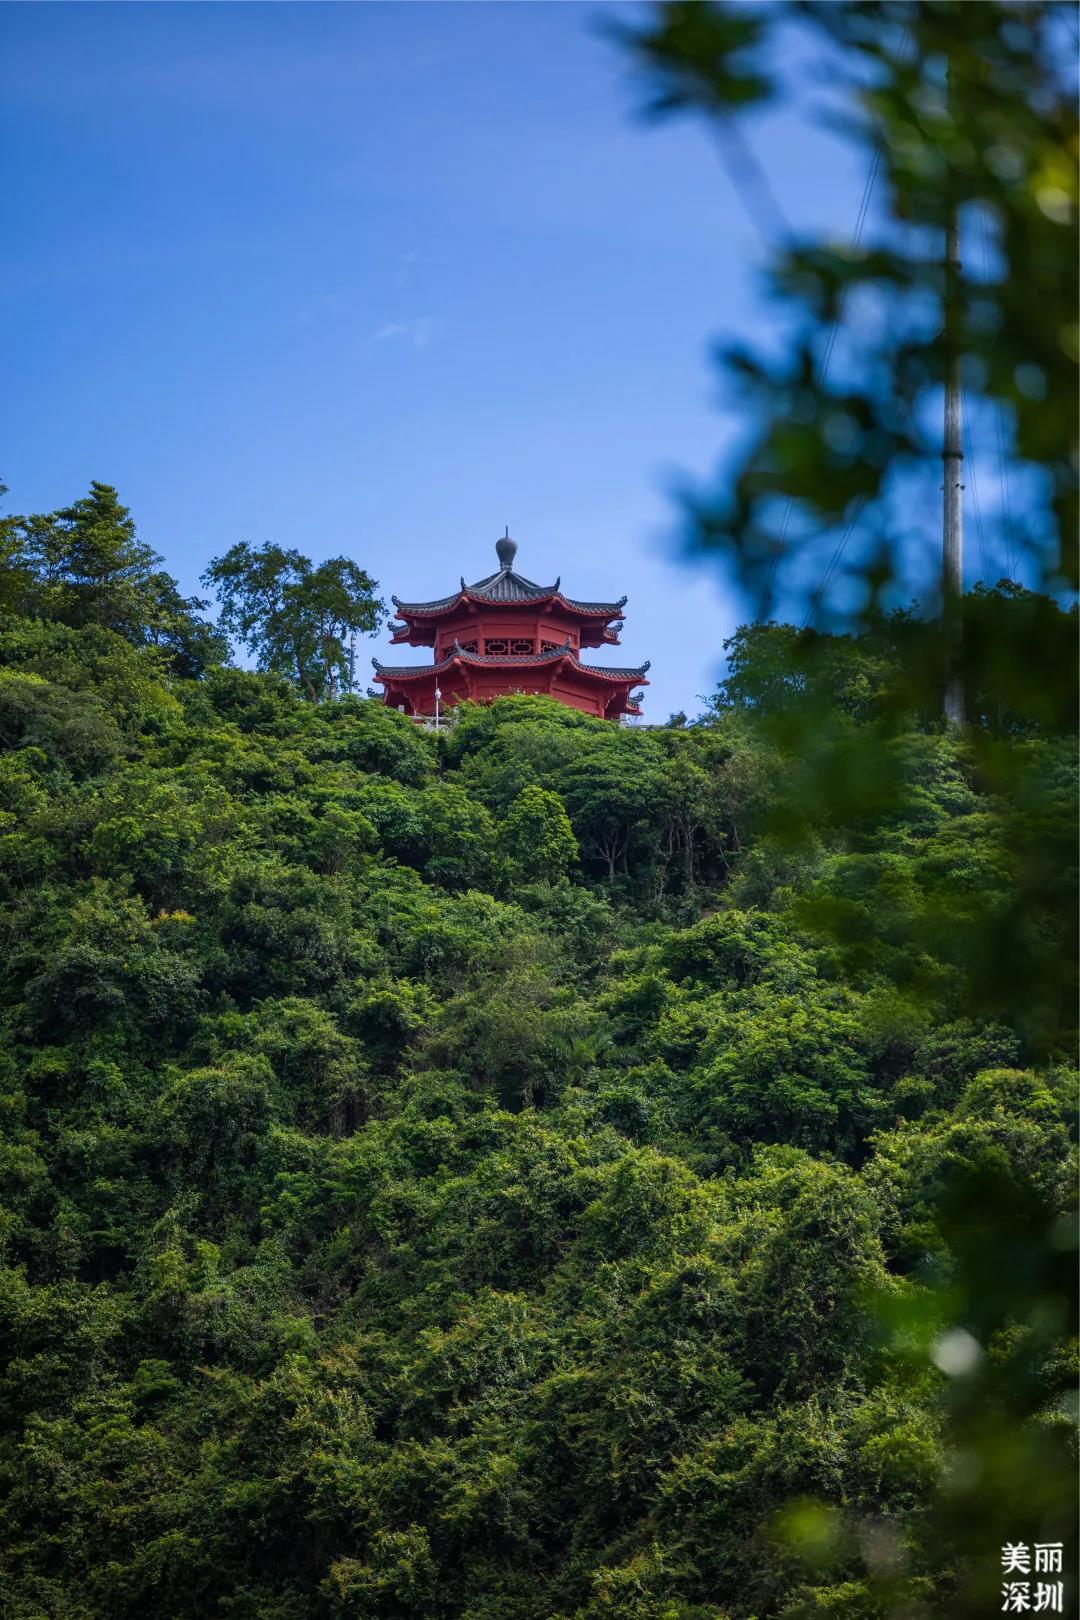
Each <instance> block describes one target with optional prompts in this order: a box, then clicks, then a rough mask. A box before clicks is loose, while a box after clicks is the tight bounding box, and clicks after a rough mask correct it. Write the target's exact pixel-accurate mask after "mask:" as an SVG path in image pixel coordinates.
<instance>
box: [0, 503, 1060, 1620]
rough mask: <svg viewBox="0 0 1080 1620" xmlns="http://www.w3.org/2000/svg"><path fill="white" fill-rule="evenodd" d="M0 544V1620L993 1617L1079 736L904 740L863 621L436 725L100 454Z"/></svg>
mask: <svg viewBox="0 0 1080 1620" xmlns="http://www.w3.org/2000/svg"><path fill="white" fill-rule="evenodd" d="M3 545H4V556H5V563H4V572H3V583H2V586H0V592H2V594H0V602H2V605H3V609H4V614H3V622H2V626H0V738H2V743H3V750H4V751H3V755H2V758H0V789H2V799H0V805H2V822H0V835H2V836H0V863H2V864H0V872H2V877H0V884H2V895H3V909H2V916H3V926H4V932H5V950H4V955H3V990H2V995H3V1004H2V1015H3V1020H4V1028H5V1041H4V1049H3V1066H4V1073H3V1086H2V1091H3V1097H2V1105H3V1122H4V1144H3V1191H2V1199H3V1233H4V1239H5V1245H6V1250H5V1252H6V1259H5V1269H4V1270H3V1273H2V1278H3V1280H2V1300H0V1316H2V1344H3V1352H2V1359H3V1372H2V1382H0V1394H2V1401H3V1423H2V1429H3V1440H2V1441H0V1475H2V1488H3V1497H4V1507H3V1509H2V1535H3V1576H2V1585H3V1597H2V1599H0V1608H2V1612H3V1613H4V1614H5V1615H10V1616H12V1617H16V1616H17V1617H21V1620H28V1617H40V1616H49V1617H57V1620H61V1617H63V1620H90V1617H94V1620H97V1617H104V1616H108V1617H110V1620H119V1617H140V1620H143V1617H151V1616H153V1617H155V1620H169V1617H176V1620H180V1617H205V1616H212V1615H221V1616H230V1617H244V1620H300V1617H306V1616H325V1617H334V1620H338V1617H340V1620H344V1617H351V1620H384V1617H385V1620H721V1617H727V1616H734V1617H736V1620H748V1617H750V1616H765V1615H783V1616H789V1617H793V1616H797V1615H798V1616H801V1615H811V1614H813V1615H833V1616H845V1617H848V1616H850V1617H853V1620H854V1617H863V1616H871V1615H879V1614H880V1615H900V1614H903V1615H905V1616H919V1615H922V1614H936V1613H942V1614H945V1613H948V1614H952V1615H955V1614H962V1613H966V1612H972V1613H976V1612H977V1613H980V1614H987V1613H991V1612H996V1611H997V1609H998V1608H999V1607H1000V1566H999V1559H998V1554H999V1548H1000V1544H1001V1542H1002V1541H1003V1540H1006V1539H1008V1540H1010V1541H1028V1542H1031V1541H1034V1540H1040V1541H1049V1540H1062V1539H1065V1540H1066V1541H1067V1540H1068V1538H1069V1536H1070V1535H1071V1511H1070V1505H1069V1498H1070V1491H1071V1472H1070V1464H1069V1460H1068V1444H1069V1436H1070V1434H1071V1421H1070V1418H1069V1415H1068V1408H1067V1395H1068V1392H1069V1391H1070V1389H1071V1387H1072V1383H1073V1378H1074V1370H1073V1362H1072V1359H1071V1355H1070V1353H1069V1344H1068V1335H1069V1332H1070V1331H1071V1321H1072V1309H1071V1305H1070V1303H1069V1289H1070V1284H1071V1278H1072V1273H1073V1269H1074V1261H1075V1253H1074V1252H1070V1249H1071V1245H1072V1242H1073V1230H1074V1229H1073V1224H1072V1220H1071V1217H1070V1216H1069V1214H1068V1200H1069V1198H1070V1195H1071V1191H1072V1187H1073V1184H1074V1172H1073V1168H1072V1158H1071V1149H1070V1144H1069V1139H1068V1127H1069V1125H1070V1123H1071V1121H1072V1118H1073V1111H1074V1096H1075V1091H1074V1087H1075V1076H1074V1075H1073V1074H1071V1073H1070V1071H1069V1069H1068V1068H1067V1067H1066V1066H1065V1065H1066V1060H1067V1058H1068V1057H1069V1055H1070V1054H1071V1052H1072V1049H1073V1047H1072V1036H1071V1034H1070V1024H1071V1022H1072V1021H1073V1011H1074V1005H1075V1001H1074V997H1075V991H1074V988H1073V983H1072V976H1071V972H1070V964H1071V962H1072V959H1073V956H1074V945H1073V935H1072V927H1073V922H1072V919H1073V903H1072V898H1071V895H1072V882H1073V879H1072V876H1071V874H1070V871H1069V867H1070V864H1071V862H1072V858H1073V842H1074V840H1073V822H1074V795H1075V765H1074V761H1075V739H1074V738H1073V737H1072V736H1070V735H1069V733H1070V731H1071V729H1072V724H1073V723H1072V721H1071V720H1070V719H1069V718H1068V717H1062V716H1061V715H1060V714H1058V713H1057V712H1056V711H1055V710H1054V709H1053V706H1052V705H1048V706H1047V707H1046V709H1045V711H1044V712H1042V713H1037V714H1034V715H1033V714H1032V713H1031V712H1028V711H1024V712H1019V711H1018V710H1017V709H1016V708H1015V707H1014V706H1010V705H1011V702H1012V700H1011V694H1010V691H1009V689H1008V683H1007V679H1006V678H1005V677H1004V676H1003V677H1002V684H1001V686H1000V688H996V689H994V690H988V691H986V692H983V693H979V694H976V695H973V697H972V700H971V706H972V708H973V710H974V711H975V714H974V729H975V730H976V731H977V732H979V733H980V735H981V738H982V746H981V747H980V748H979V749H977V750H974V751H973V749H972V745H971V742H970V739H969V738H966V737H950V736H946V735H943V734H942V731H941V728H940V726H939V724H938V722H937V720H936V718H934V717H933V716H930V715H924V714H920V713H919V711H918V709H917V708H913V707H905V706H904V704H903V701H902V694H903V690H904V684H903V667H904V658H905V656H906V653H905V647H906V645H907V643H906V641H905V636H906V634H907V633H908V631H909V630H910V629H911V626H910V624H909V623H908V621H906V620H905V619H904V618H903V617H900V618H897V619H896V620H894V621H889V623H887V624H886V625H884V626H883V627H882V629H881V631H880V633H879V634H877V635H875V636H869V635H868V636H867V637H865V638H864V639H863V640H861V641H854V640H846V639H840V638H830V637H827V636H817V637H815V636H813V635H811V634H805V635H799V634H797V633H796V632H794V631H792V630H788V629H785V628H783V627H766V628H763V629H757V630H748V631H744V632H741V633H740V635H739V636H738V637H737V638H736V640H735V642H734V644H733V645H732V646H731V647H730V649H729V653H730V665H729V677H728V679H727V681H726V682H725V684H724V685H722V686H721V687H720V688H719V689H718V692H717V694H716V696H715V699H714V700H713V702H712V703H711V704H710V705H709V706H708V707H707V710H706V712H705V714H704V715H703V716H702V717H701V719H700V720H699V721H698V722H697V723H694V724H690V725H686V724H675V725H673V726H671V727H669V728H667V729H658V730H652V731H647V730H634V729H629V728H625V729H620V728H616V727H614V726H611V725H609V724H606V723H604V722H600V721H593V720H591V719H588V718H586V717H584V716H582V715H580V714H577V713H574V712H572V711H570V710H567V709H563V708H560V707H559V706H557V705H555V704H552V703H549V702H547V701H546V700H542V699H526V698H511V699H505V700H503V701H500V702H498V703H496V704H495V705H493V706H492V707H491V708H488V709H472V710H469V709H465V710H463V711H462V712H461V714H460V717H459V718H458V721H457V724H456V725H455V726H453V727H452V728H451V729H449V730H448V731H447V732H446V733H445V734H443V735H442V736H441V737H439V738H435V737H433V736H432V735H431V734H429V733H425V732H422V731H420V730H418V729H417V728H415V727H414V726H413V725H412V723H411V722H409V721H408V720H406V719H405V718H403V717H402V716H400V715H398V714H396V713H394V712H392V711H389V710H387V709H385V708H384V707H382V706H381V704H380V703H378V702H376V701H372V700H369V699H364V698H358V697H354V696H346V697H343V698H338V699H334V698H332V697H329V698H326V699H325V700H324V701H313V700H312V698H313V696H314V695H315V694H316V689H315V687H314V686H313V685H312V684H311V683H310V682H308V685H307V687H305V684H304V681H303V679H302V678H300V677H302V675H303V670H302V669H301V671H300V677H298V678H297V679H291V680H290V679H289V678H287V676H286V675H285V674H281V673H273V672H264V673H259V672H252V671H249V670H244V669H240V668H236V667H233V666H231V665H230V664H229V663H228V662H227V661H226V652H225V648H224V645H223V643H222V641H221V640H220V638H219V637H218V636H216V635H215V633H214V632H213V631H211V630H210V629H209V628H208V626H207V624H206V622H205V620H204V619H203V617H202V614H201V610H200V605H199V604H198V603H193V602H186V601H184V600H183V599H182V598H181V597H180V595H179V593H178V592H177V590H176V587H175V585H174V584H173V582H172V581H171V579H169V577H168V575H166V574H164V573H163V572H162V570H161V567H160V563H159V561H158V559H155V558H153V556H152V554H150V553H148V552H147V551H146V550H145V548H141V547H139V545H138V543H137V542H136V541H135V540H134V537H133V530H132V529H131V526H130V522H129V520H128V518H127V515H126V514H125V513H124V512H123V509H122V508H121V507H120V506H119V504H118V502H117V500H116V497H115V494H114V492H112V491H109V490H107V489H105V487H104V486H100V485H99V486H95V489H94V491H92V492H91V495H90V497H89V498H88V499H87V500H86V501H84V502H81V503H77V504H76V506H74V507H72V508H70V509H68V510H67V511H66V512H65V513H60V514H53V515H52V516H51V517H49V518H39V519H29V520H10V521H9V522H8V524H7V525H6V527H5V528H4V531H3ZM370 583H371V582H368V584H370ZM972 612H973V615H974V617H973V620H972V624H973V626H974V632H973V633H977V634H979V635H981V636H982V637H983V638H984V640H992V639H993V638H994V637H995V636H998V637H1001V638H1002V645H1003V646H1006V647H1007V638H1008V634H1009V625H1010V623H1011V622H1012V620H1011V619H1010V615H1011V616H1013V617H1014V618H1015V616H1016V615H1018V614H1019V615H1024V616H1025V622H1026V623H1028V625H1029V626H1030V623H1031V622H1032V619H1033V616H1034V617H1035V618H1037V619H1038V620H1039V622H1040V623H1041V624H1042V625H1043V627H1044V635H1045V639H1046V642H1047V644H1049V643H1051V642H1054V641H1055V638H1056V644H1057V645H1058V647H1061V646H1066V647H1067V646H1068V645H1069V638H1070V637H1071V635H1072V628H1071V626H1070V622H1069V619H1068V617H1067V616H1066V615H1064V614H1062V613H1060V612H1059V611H1058V609H1057V608H1056V607H1054V606H1053V605H1052V604H1051V603H1049V602H1047V601H1045V600H1043V599H1038V598H1033V597H1028V596H1025V594H1024V593H1022V592H1020V591H1018V590H1017V589H1015V588H1009V589H1003V590H1001V591H999V592H996V593H981V594H980V595H979V596H978V598H977V599H976V600H975V603H974V606H973V609H972ZM980 627H981V628H980ZM716 652H717V660H718V663H719V660H720V655H721V649H720V648H719V647H717V649H716ZM1006 662H1007V661H1003V664H1002V668H1003V669H1004V668H1005V664H1006ZM308 687H310V690H309V689H308ZM330 690H332V687H331V688H330ZM1068 1569H1069V1566H1068V1564H1067V1565H1066V1570H1068ZM1072 1570H1073V1572H1075V1563H1073V1565H1072Z"/></svg>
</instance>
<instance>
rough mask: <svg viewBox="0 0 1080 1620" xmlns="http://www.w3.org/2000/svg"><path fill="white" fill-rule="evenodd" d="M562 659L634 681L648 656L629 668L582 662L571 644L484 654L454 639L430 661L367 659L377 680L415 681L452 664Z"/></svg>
mask: <svg viewBox="0 0 1080 1620" xmlns="http://www.w3.org/2000/svg"><path fill="white" fill-rule="evenodd" d="M564 659H565V660H566V661H567V662H568V663H569V664H570V665H571V666H572V667H573V668H574V669H577V670H580V671H581V673H582V674H583V675H592V676H598V677H599V678H600V679H601V680H608V681H617V682H619V683H620V684H625V683H627V682H629V683H631V684H637V683H638V682H644V684H645V685H646V686H648V684H649V683H648V681H646V680H645V671H646V670H647V669H648V668H649V660H648V659H646V660H645V662H644V663H643V664H639V665H637V666H636V667H635V668H633V669H619V668H612V667H610V666H609V667H605V666H603V665H600V664H583V663H582V662H581V660H580V658H579V657H578V656H577V654H576V653H575V652H574V650H573V648H572V647H570V646H563V647H554V648H552V649H551V651H550V652H542V653H499V654H495V655H488V654H484V653H473V652H466V651H465V650H464V649H463V648H462V647H460V646H459V645H458V643H457V642H456V641H455V643H454V645H453V648H452V649H451V651H450V652H448V653H447V654H446V656H445V658H440V659H438V660H437V661H436V662H435V663H433V664H380V662H379V660H378V659H377V658H373V659H372V660H371V662H372V664H373V666H374V669H375V676H376V679H377V680H395V681H417V680H423V678H424V677H425V676H427V675H438V674H440V673H441V672H442V671H443V670H445V669H449V668H450V667H451V666H452V665H453V664H468V665H470V666H471V667H472V668H474V669H537V668H540V667H541V666H543V665H545V664H557V663H560V662H561V661H562V660H564Z"/></svg>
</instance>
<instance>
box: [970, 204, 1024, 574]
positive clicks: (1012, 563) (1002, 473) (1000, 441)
mask: <svg viewBox="0 0 1080 1620" xmlns="http://www.w3.org/2000/svg"><path fill="white" fill-rule="evenodd" d="M979 226H980V235H981V237H982V256H983V275H984V277H985V278H986V280H987V281H989V280H990V236H989V232H988V231H987V228H986V212H985V210H984V211H983V212H982V213H981V215H980V217H979ZM1004 409H1005V407H1004V405H1003V404H1002V403H1001V401H1000V400H998V401H997V402H996V405H995V410H994V426H995V429H996V436H997V453H998V491H999V494H1000V497H1001V510H1002V515H1003V517H1004V519H1005V547H1006V551H1005V558H1006V566H1007V568H1008V570H1009V578H1010V579H1011V578H1012V575H1013V571H1014V569H1015V567H1016V554H1017V547H1016V546H1015V545H1014V534H1013V516H1012V491H1011V489H1010V488H1009V464H1008V462H1007V461H1006V459H1005V430H1004V428H1003V426H1002V414H1003V412H1004Z"/></svg>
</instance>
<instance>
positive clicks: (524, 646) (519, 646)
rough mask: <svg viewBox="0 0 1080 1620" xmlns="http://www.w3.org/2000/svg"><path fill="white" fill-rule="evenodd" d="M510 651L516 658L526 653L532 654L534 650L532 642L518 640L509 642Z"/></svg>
mask: <svg viewBox="0 0 1080 1620" xmlns="http://www.w3.org/2000/svg"><path fill="white" fill-rule="evenodd" d="M510 651H511V652H512V653H514V654H516V655H517V656H518V657H522V656H524V655H525V654H526V653H531V652H534V651H535V648H534V645H533V642H532V641H531V640H530V641H524V640H519V641H511V643H510Z"/></svg>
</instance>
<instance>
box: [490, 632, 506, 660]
mask: <svg viewBox="0 0 1080 1620" xmlns="http://www.w3.org/2000/svg"><path fill="white" fill-rule="evenodd" d="M509 651H510V643H509V642H508V641H507V640H506V639H505V638H504V637H502V636H500V637H499V638H498V639H497V640H495V641H485V642H484V652H485V653H486V654H487V656H488V657H489V658H499V657H503V658H505V656H506V654H507V653H508V652H509Z"/></svg>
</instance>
